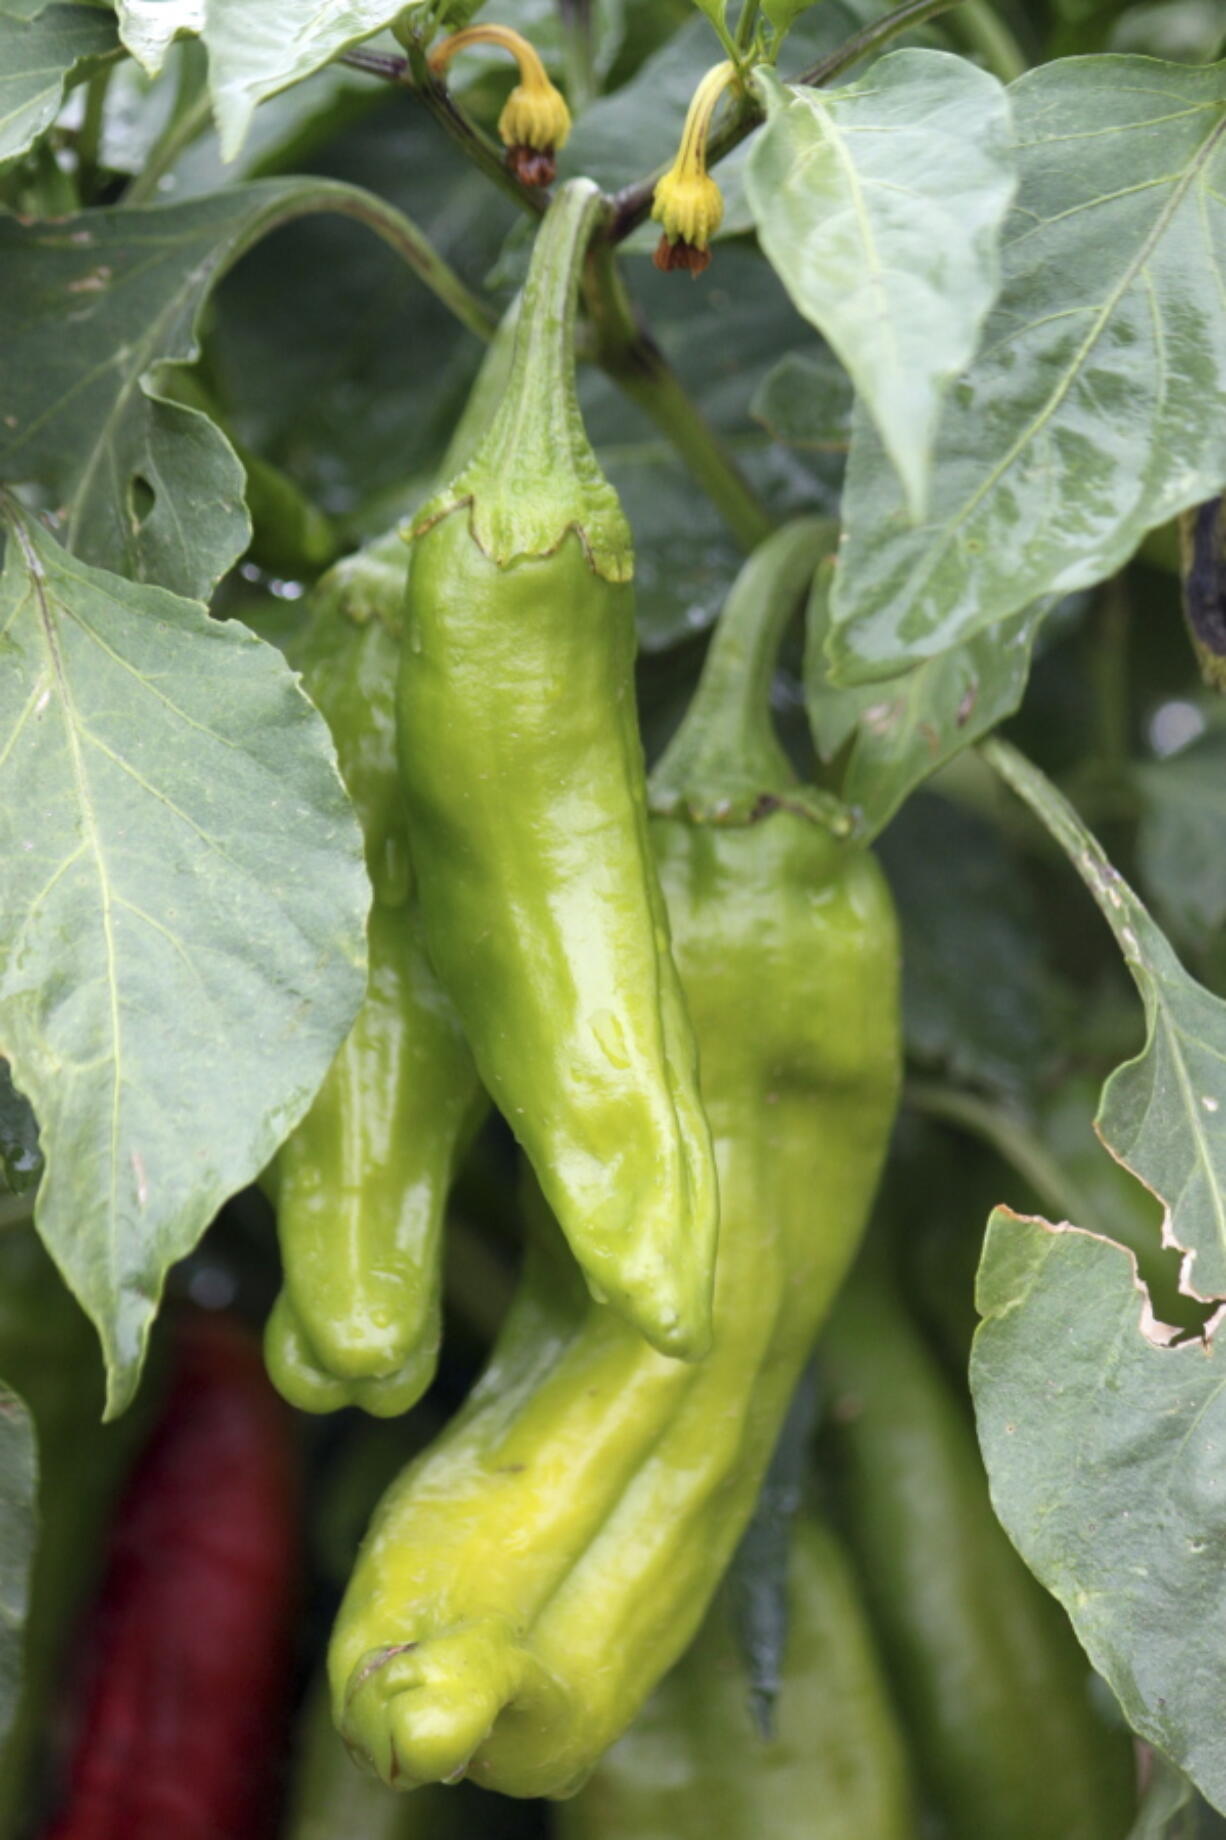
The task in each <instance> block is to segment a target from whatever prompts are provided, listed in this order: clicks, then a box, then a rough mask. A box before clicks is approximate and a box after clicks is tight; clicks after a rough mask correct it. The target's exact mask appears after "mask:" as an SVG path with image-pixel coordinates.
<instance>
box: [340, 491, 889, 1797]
mask: <svg viewBox="0 0 1226 1840" xmlns="http://www.w3.org/2000/svg"><path fill="white" fill-rule="evenodd" d="M825 538H826V527H824V526H816V525H814V524H808V525H803V526H801V527H799V529H790V530H788V531H785V532H782V533H780V534H779V535H778V536H776V537H774V538H772V539H771V540H770V541H769V542H768V543H767V544H766V545H765V546H764V547H763V549H762V551H760V552H759V554H758V555H757V556H756V557H755V558H754V559H753V560H752V561H751V562H750V564H749V565H747V568H746V570H745V571H744V572H743V574H742V576H741V578H740V580H739V581H738V584H737V587H736V589H735V590H734V594H733V598H732V600H731V601H730V603H729V607H728V610H727V612H726V614H725V624H724V625H723V626H722V627H721V630H720V633H719V635H718V636H717V640H716V645H715V650H714V652H713V654H712V659H711V662H710V664H709V666H708V674H707V676H706V677H705V678H704V686H703V688H702V689H700V693H699V699H698V705H700V706H696V715H695V718H694V721H695V725H696V726H695V728H694V729H691V727H690V724H689V723H688V722H687V725H686V729H685V730H684V731H683V735H682V737H681V738H680V739H679V741H678V743H677V747H676V749H675V750H674V751H673V752H672V753H670V755H669V756H668V759H667V760H666V762H665V765H666V766H668V765H669V763H670V762H671V763H672V766H673V767H674V768H676V769H677V771H678V775H679V776H680V777H681V779H683V780H684V779H685V775H684V773H683V772H682V769H684V766H685V759H686V754H687V749H688V746H689V743H688V741H687V739H686V736H687V735H689V734H693V733H695V732H697V731H698V730H701V733H702V736H703V737H704V740H703V749H702V751H703V770H704V775H705V776H706V777H705V783H706V792H707V793H709V795H710V797H711V798H712V800H713V802H714V804H715V806H717V807H719V808H720V809H724V807H725V805H726V803H727V802H728V801H726V800H725V790H731V788H728V787H726V786H724V785H721V783H720V779H719V775H720V772H721V771H723V772H724V773H725V776H726V777H728V776H729V775H732V776H733V777H734V772H736V771H742V770H744V771H748V768H747V767H745V764H744V763H743V762H742V759H741V746H740V743H741V740H742V730H743V729H745V728H747V727H748V724H747V723H742V722H741V721H740V719H739V712H730V711H728V710H727V709H725V708H723V706H722V704H723V695H724V692H723V689H722V688H721V686H723V685H724V684H726V683H727V682H728V681H729V666H728V658H729V656H730V654H732V653H737V654H738V655H739V651H740V648H741V647H742V646H744V645H745V644H746V642H747V634H746V632H745V631H744V630H743V629H745V628H746V627H747V628H748V629H749V634H748V636H749V640H750V642H751V650H753V651H754V652H755V654H756V653H758V652H763V653H765V661H764V662H762V661H760V660H759V659H757V657H756V656H755V659H754V661H753V662H754V666H755V675H754V681H755V682H756V683H758V684H762V683H764V682H766V681H768V679H769V672H770V664H769V660H770V657H771V656H773V650H774V642H775V640H776V638H777V633H778V628H779V625H780V622H781V619H782V618H783V617H785V616H786V615H787V614H788V613H789V612H790V611H791V609H792V608H793V606H794V605H795V603H796V600H797V598H798V595H799V592H800V591H801V589H802V588H803V585H804V583H805V581H806V579H807V576H808V575H809V574H811V573H812V569H813V566H814V564H815V562H816V560H817V555H818V554H819V553H820V548H821V546H822V544H823V542H824V541H825ZM733 676H735V673H733ZM704 692H705V694H704ZM738 694H739V692H738ZM717 715H719V716H728V717H729V725H730V727H731V730H732V737H731V739H732V742H733V744H734V745H733V752H734V754H735V757H736V758H735V762H734V765H733V768H729V767H728V766H727V763H725V767H724V768H722V769H721V768H720V767H719V765H718V763H717V761H716V759H715V755H714V749H713V745H712V737H713V732H714V727H715V723H716V718H717ZM756 720H757V722H758V724H759V726H760V727H761V729H762V731H763V734H762V736H761V737H760V739H761V743H762V746H761V756H760V757H761V758H762V759H763V760H764V762H765V766H766V769H767V772H768V778H767V779H766V780H765V781H755V785H756V787H757V790H756V791H755V792H754V795H753V799H752V800H751V809H752V810H753V811H754V812H755V814H756V815H755V817H754V818H753V819H751V820H747V821H745V822H743V823H735V822H734V823H733V824H732V825H731V826H730V827H729V828H719V827H715V826H711V825H707V824H705V823H703V822H698V823H691V822H689V821H688V819H687V818H686V817H685V815H684V809H685V807H684V803H683V796H682V794H681V793H679V792H678V791H677V790H676V787H677V780H676V779H672V780H666V781H665V782H664V783H665V784H668V785H669V786H671V787H672V791H671V792H670V794H669V795H668V805H669V809H670V810H676V811H677V812H678V814H679V815H678V816H677V817H669V818H664V819H661V820H659V821H658V822H657V823H656V825H655V826H654V827H653V833H654V841H655V843H656V845H657V848H658V852H659V856H660V860H661V863H662V868H663V880H664V885H665V888H666V890H667V893H668V897H669V903H670V912H671V916H672V921H673V928H674V944H675V950H676V952H677V957H678V962H679V964H680V967H681V974H682V979H683V981H684V985H685V989H686V993H687V996H688V999H689V1002H690V1005H691V1009H692V1012H693V1015H694V1018H695V1024H696V1027H697V1030H698V1038H699V1045H700V1050H701V1054H702V1080H703V1095H704V1099H705V1103H706V1105H707V1108H708V1110H709V1112H710V1116H711V1120H712V1124H713V1127H714V1131H715V1143H716V1155H717V1158H718V1164H719V1182H720V1190H721V1195H722V1208H723V1227H722V1230H721V1236H720V1252H719V1259H718V1262H717V1268H716V1289H715V1310H714V1335H713V1340H712V1346H711V1351H710V1353H709V1354H708V1355H707V1357H706V1359H705V1360H704V1361H702V1362H701V1363H699V1364H696V1365H694V1364H687V1363H682V1362H678V1361H675V1360H670V1359H668V1358H667V1357H665V1356H663V1355H661V1354H659V1353H658V1352H657V1351H656V1350H654V1349H653V1348H651V1347H650V1346H649V1345H648V1344H647V1343H646V1342H645V1341H644V1340H643V1339H642V1338H641V1337H640V1336H639V1335H638V1334H637V1333H636V1332H635V1331H634V1330H633V1329H632V1328H631V1327H630V1326H629V1325H628V1324H627V1323H626V1322H625V1321H624V1320H623V1319H622V1318H621V1317H619V1316H617V1315H615V1314H614V1313H613V1312H612V1311H611V1310H608V1309H604V1308H602V1307H601V1306H600V1305H598V1304H596V1303H595V1302H593V1301H591V1300H590V1299H589V1298H587V1297H586V1296H585V1295H584V1293H583V1290H582V1287H581V1285H580V1283H579V1282H578V1279H577V1275H576V1273H575V1271H574V1267H573V1265H572V1263H571V1261H570V1260H569V1259H568V1258H567V1257H566V1254H565V1249H564V1247H563V1246H562V1244H561V1241H560V1239H559V1238H557V1237H556V1233H555V1235H554V1236H553V1237H551V1235H550V1231H549V1227H548V1224H547V1223H546V1224H544V1225H538V1230H537V1233H536V1237H535V1240H534V1242H533V1244H532V1246H531V1250H530V1255H529V1262H528V1265H527V1268H526V1271H525V1276H524V1280H523V1283H522V1286H521V1289H520V1291H519V1293H518V1295H517V1299H516V1302H515V1304H514V1306H513V1308H512V1311H511V1314H510V1316H509V1318H508V1321H507V1324H506V1326H505V1328H504V1331H503V1333H502V1335H501V1336H500V1338H499V1341H498V1343H497V1345H496V1347H495V1350H494V1354H493V1356H492V1358H491V1361H490V1365H489V1367H488V1369H487V1371H486V1373H485V1374H484V1376H483V1377H482V1379H481V1381H480V1382H479V1383H478V1385H477V1387H476V1388H475V1390H474V1392H473V1394H472V1396H471V1397H470V1399H469V1401H468V1403H467V1405H466V1407H465V1408H464V1410H463V1411H462V1412H461V1413H460V1414H459V1416H458V1417H457V1418H456V1419H455V1420H454V1421H453V1423H452V1424H451V1425H450V1426H449V1427H448V1429H447V1431H446V1432H445V1433H444V1434H443V1436H442V1437H441V1438H440V1439H439V1441H438V1442H437V1443H436V1444H435V1445H434V1446H433V1447H432V1448H431V1449H430V1450H429V1451H427V1452H426V1453H425V1455H424V1456H422V1457H421V1458H419V1459H418V1460H417V1461H416V1462H415V1463H413V1464H411V1465H410V1466H409V1468H408V1469H407V1470H406V1471H405V1472H404V1474H403V1475H402V1476H401V1477H400V1478H399V1479H398V1481H397V1482H396V1483H395V1484H394V1485H393V1486H392V1488H391V1490H390V1491H389V1492H388V1494H387V1496H386V1497H385V1498H384V1501H383V1503H382V1505H381V1507H380V1509H379V1511H378V1512H377V1514H376V1516H375V1519H374V1522H373V1524H372V1528H371V1531H370V1533H369V1534H368V1536H367V1539H366V1542H365V1545H364V1546H363V1549H362V1552H361V1554H360V1555H359V1558H358V1563H357V1565H356V1567H355V1569H354V1574H353V1577H352V1579H351V1580H350V1584H349V1589H348V1592H347V1593H346V1596H345V1600H344V1603H343V1604H342V1607H341V1612H340V1616H339V1618H338V1621H337V1625H336V1629H335V1631H334V1634H333V1639H332V1646H331V1652H330V1656H329V1673H330V1676H331V1680H332V1688H333V1709H334V1715H335V1717H336V1719H337V1722H338V1724H339V1725H340V1727H341V1730H342V1732H343V1733H344V1735H345V1736H346V1738H347V1739H348V1741H349V1742H350V1743H351V1744H352V1745H353V1746H354V1748H355V1749H358V1750H360V1751H362V1752H364V1753H365V1755H366V1756H367V1757H368V1758H369V1759H370V1761H371V1762H372V1764H373V1766H374V1767H375V1768H376V1769H377V1770H378V1772H379V1774H380V1775H381V1776H383V1778H384V1779H385V1780H386V1781H388V1782H391V1783H395V1784H398V1785H399V1786H401V1787H412V1786H413V1785H414V1784H415V1783H419V1782H424V1781H431V1780H437V1779H444V1780H450V1779H454V1778H456V1777H458V1776H460V1775H463V1774H464V1773H465V1772H467V1773H469V1774H470V1775H471V1776H472V1777H473V1779H474V1780H476V1781H478V1782H480V1783H482V1784H484V1785H486V1786H488V1787H492V1788H496V1789H500V1790H502V1791H503V1792H504V1793H507V1794H510V1795H518V1796H529V1795H566V1794H569V1793H572V1792H573V1791H574V1790H575V1789H576V1788H577V1787H578V1785H579V1784H580V1783H581V1781H582V1780H583V1777H584V1776H585V1775H586V1773H587V1772H588V1771H589V1770H590V1769H591V1767H592V1765H593V1764H594V1763H595V1761H596V1759H597V1758H598V1757H599V1755H600V1754H601V1752H602V1751H603V1750H604V1749H605V1748H606V1747H607V1746H608V1745H609V1744H610V1743H611V1742H612V1741H613V1740H614V1739H615V1738H616V1737H617V1736H618V1735H619V1734H620V1733H621V1732H622V1731H623V1730H624V1729H625V1727H626V1725H627V1724H628V1723H629V1721H630V1719H631V1718H632V1717H633V1716H634V1713H635V1712H636V1710H637V1709H638V1707H639V1706H640V1705H641V1704H642V1702H643V1700H644V1698H645V1697H646V1695H647V1694H648V1693H649V1692H650V1690H651V1688H652V1687H653V1686H654V1684H655V1682H656V1681H657V1680H658V1679H659V1678H660V1676H661V1674H663V1673H664V1672H665V1670H666V1669H667V1668H668V1667H669V1666H671V1664H672V1663H673V1662H674V1661H675V1660H676V1658H677V1656H678V1655H679V1654H680V1653H681V1651H682V1650H683V1648H684V1647H685V1645H686V1643H687V1642H688V1641H689V1639H690V1637H691V1636H692V1634H693V1633H694V1631H695V1630H696V1628H697V1627H698V1624H699V1622H700V1621H701V1618H702V1615H703V1613H704V1611H705V1609H706V1606H707V1604H708V1602H709V1600H710V1598H711V1595H712V1593H713V1592H714V1590H715V1587H716V1585H717V1583H718V1581H719V1578H720V1575H721V1573H722V1572H723V1570H724V1568H725V1566H726V1565H727V1563H728V1560H729V1559H730V1557H731V1555H732V1550H733V1548H734V1546H735V1545H736V1542H737V1540H738V1538H739V1536H740V1534H741V1532H742V1530H743V1528H744V1526H745V1523H746V1521H747V1520H748V1518H749V1515H750V1512H751V1510H752V1508H753V1504H754V1499H755V1496H756V1494H757V1490H758V1485H759V1483H760V1482H761V1479H762V1475H763V1472H764V1470H765V1468H766V1465H767V1462H768V1460H769V1458H770V1455H771V1451H772V1448H773V1446H774V1443H775V1439H776V1435H777V1433H778V1430H779V1426H780V1424H781V1422H782V1420H783V1417H784V1414H785V1412H786V1409H787V1405H788V1401H789V1399H790V1397H791V1393H792V1390H793V1388H794V1386H795V1383H796V1379H797V1375H798V1373H799V1371H800V1368H801V1366H802V1365H803V1363H804V1360H805V1358H806V1356H807V1354H808V1351H809V1347H810V1344H811V1342H812V1339H813V1336H814V1335H815V1333H816V1331H817V1328H818V1326H819V1324H820V1322H821V1320H822V1318H823V1316H824V1314H825V1311H826V1308H827V1306H828V1304H829V1302H830V1300H831V1298H832V1296H833V1294H834V1291H835V1289H836V1288H837V1286H838V1284H839V1282H840V1280H841V1278H842V1276H843V1273H844V1270H845V1268H846V1265H847V1263H848V1261H849V1259H850V1257H851V1254H852V1252H853V1250H854V1247H855V1245H856V1243H857V1240H858V1238H859V1235H860V1231H861V1229H862V1226H863V1222H864V1217H865V1214H866V1211H867V1208H868V1205H869V1201H870V1199H871V1196H872V1191H873V1188H874V1185H875V1182H876V1178H877V1171H878V1167H879V1164H880V1161H881V1157H882V1154H883V1152H884V1149H885V1144H886V1139H887V1136H888V1132H889V1127H890V1121H891V1118H892V1115H893V1109H894V1101H895V1096H896V1090H897V1081H898V1002H897V984H898V965H897V940H896V931H895V923H894V917H893V910H892V907H891V905H890V900H889V895H888V892H887V890H886V887H885V883H884V881H883V879H882V877H881V876H880V874H879V873H878V871H877V867H876V864H875V863H874V862H873V860H872V859H871V858H870V857H868V856H866V855H864V854H862V853H859V852H856V851H852V850H850V849H848V848H847V847H846V846H845V845H843V844H841V843H839V842H838V841H836V839H835V838H834V837H833V836H831V835H830V833H829V832H828V830H827V829H826V828H825V827H824V826H822V825H820V824H817V823H815V822H813V820H812V818H811V817H810V816H809V815H808V812H807V811H806V810H805V798H804V795H803V794H802V793H801V792H800V791H799V789H795V795H794V797H793V796H792V795H791V794H790V793H788V792H787V791H786V788H787V787H788V786H789V785H790V783H791V779H792V776H791V774H790V771H789V769H788V768H787V764H786V762H785V761H783V760H782V758H781V757H780V756H779V752H778V747H777V744H776V743H774V742H773V738H769V737H768V735H767V734H766V731H767V728H768V723H767V715H766V710H765V707H764V706H763V707H761V708H759V709H757V711H756ZM756 738H758V737H756ZM772 747H773V748H774V750H775V751H774V753H773V754H772V753H771V751H770V749H771V748H772ZM712 781H714V783H712ZM687 783H688V782H687ZM781 789H782V796H788V797H791V805H790V808H788V809H785V808H784V806H783V802H782V796H781ZM763 794H765V795H766V797H767V804H766V806H762V804H761V795H763ZM704 796H705V794H704ZM695 802H697V795H696V794H695ZM764 814H765V815H764Z"/></svg>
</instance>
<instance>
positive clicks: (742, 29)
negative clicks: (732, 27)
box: [735, 0, 760, 58]
mask: <svg viewBox="0 0 1226 1840" xmlns="http://www.w3.org/2000/svg"><path fill="white" fill-rule="evenodd" d="M759 11H760V8H759V5H758V0H745V4H744V6H743V7H742V8H741V17H740V18H739V19H738V20H737V22H736V41H735V42H736V49H737V52H738V53H739V54H740V57H742V58H743V57H744V56H745V54H746V52H747V51H748V50H749V47H750V46H751V45H752V44H753V35H754V31H755V29H756V27H757V24H758V13H759Z"/></svg>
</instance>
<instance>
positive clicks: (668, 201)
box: [651, 62, 737, 275]
mask: <svg viewBox="0 0 1226 1840" xmlns="http://www.w3.org/2000/svg"><path fill="white" fill-rule="evenodd" d="M736 76H737V70H736V65H735V64H732V63H727V62H726V63H723V64H716V65H715V66H714V68H713V69H711V70H709V71H708V72H707V74H706V76H705V77H704V78H703V80H702V82H701V83H700V84H699V85H698V88H697V89H696V90H695V91H694V96H693V99H692V101H691V103H690V106H689V109H688V111H687V113H686V117H685V127H684V129H683V130H682V134H681V145H680V146H679V147H678V149H677V157H676V159H675V160H674V161H673V163H672V166H671V167H670V168H669V170H668V171H667V172H666V173H665V175H664V177H663V178H662V179H661V180H660V181H659V183H658V184H657V186H656V189H655V199H654V202H653V204H652V207H651V215H652V216H653V217H654V218H655V219H656V221H657V222H658V223H659V224H661V225H662V226H663V230H664V234H663V236H662V237H661V238H660V246H659V248H658V249H657V250H656V254H655V264H656V267H657V268H688V269H689V270H690V273H691V274H695V275H696V274H700V273H701V272H702V270H703V269H704V268H705V267H706V266H707V263H708V262H709V261H710V260H711V252H710V242H711V238H712V237H713V236H714V235H715V232H716V231H717V230H718V229H719V227H720V224H721V223H722V222H723V218H724V197H723V193H722V192H721V191H720V189H719V186H718V185H717V184H716V183H715V180H714V179H713V178H712V177H711V175H710V173H709V172H708V171H707V137H708V135H709V134H710V131H711V121H712V117H713V116H714V114H715V109H716V105H717V104H718V102H719V99H720V97H721V96H722V95H723V93H724V91H725V89H727V87H728V85H729V84H730V83H732V82H734V81H735V80H736Z"/></svg>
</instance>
